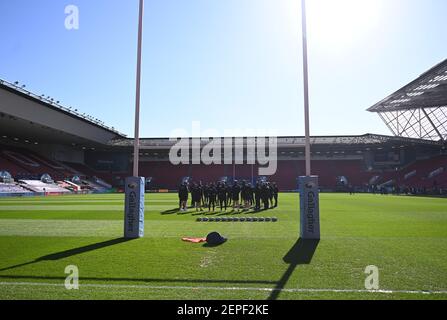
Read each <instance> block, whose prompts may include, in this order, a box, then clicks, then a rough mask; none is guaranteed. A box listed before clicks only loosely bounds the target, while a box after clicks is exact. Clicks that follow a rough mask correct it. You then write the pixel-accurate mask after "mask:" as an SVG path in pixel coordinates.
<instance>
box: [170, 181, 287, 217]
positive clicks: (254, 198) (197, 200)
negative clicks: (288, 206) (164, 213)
mask: <svg viewBox="0 0 447 320" xmlns="http://www.w3.org/2000/svg"><path fill="white" fill-rule="evenodd" d="M278 193H279V190H278V186H277V185H276V183H270V182H258V183H256V185H253V184H251V183H249V182H246V181H242V182H238V181H235V182H234V183H233V184H228V183H226V182H217V183H207V184H202V182H199V183H195V182H193V183H190V184H189V183H186V182H185V183H182V184H181V185H180V186H179V189H178V194H179V200H180V211H182V212H185V211H187V210H188V205H187V203H188V200H189V195H191V207H192V208H195V209H196V211H199V210H200V211H203V210H204V208H205V209H206V208H207V209H208V211H209V212H211V211H213V212H214V211H215V209H216V207H217V208H220V211H224V210H225V211H227V209H228V208H232V210H233V211H236V210H237V211H240V210H250V209H254V210H255V211H260V210H262V209H263V210H268V209H270V208H276V207H277V206H278Z"/></svg>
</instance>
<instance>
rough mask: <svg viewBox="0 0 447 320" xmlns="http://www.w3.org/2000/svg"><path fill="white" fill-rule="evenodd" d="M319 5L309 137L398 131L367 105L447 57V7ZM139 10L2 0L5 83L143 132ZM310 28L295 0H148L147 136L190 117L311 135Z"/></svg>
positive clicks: (408, 1)
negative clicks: (305, 69)
mask: <svg viewBox="0 0 447 320" xmlns="http://www.w3.org/2000/svg"><path fill="white" fill-rule="evenodd" d="M308 2H309V3H308V7H309V8H308V11H309V12H308V15H309V16H308V19H309V59H310V60H309V62H310V66H309V67H310V95H311V96H310V98H311V109H312V111H311V122H312V130H311V131H312V134H313V135H343V134H364V133H367V132H370V133H382V134H388V133H389V132H388V130H387V128H386V127H385V125H384V124H383V123H382V122H381V121H380V119H379V118H378V117H377V116H376V115H374V114H369V113H368V112H366V111H365V110H366V109H367V108H368V107H370V106H371V105H373V104H374V103H376V102H378V101H379V100H381V99H382V98H384V97H385V96H387V95H388V94H390V93H392V92H394V91H395V90H397V89H399V88H400V87H402V86H403V85H405V84H406V83H408V82H409V81H411V80H413V79H414V78H416V77H417V76H419V75H420V74H421V73H422V72H424V71H426V70H427V69H429V68H431V67H432V66H433V65H435V64H437V63H439V62H441V61H442V60H444V59H445V58H446V57H447V19H445V13H446V12H447V1H445V0H310V1H309V0H308ZM71 4H73V5H76V6H78V7H79V10H80V21H79V22H80V29H79V30H71V31H69V30H66V29H65V24H64V22H65V18H66V14H65V12H64V10H65V7H66V6H67V5H71ZM137 14H138V1H137V0H126V1H124V0H121V1H118V0H95V1H92V0H57V1H55V0H39V1H34V0H14V1H12V0H9V1H7V0H5V1H1V2H0V41H1V50H0V77H1V78H2V79H5V80H9V81H11V82H14V81H20V83H24V84H26V85H27V88H28V89H30V90H31V91H33V92H35V93H37V94H46V95H49V96H51V97H54V98H55V99H57V100H60V101H61V102H62V103H63V104H64V105H67V106H72V107H74V108H77V109H79V110H80V111H82V112H86V113H88V114H90V115H92V116H94V117H96V118H100V119H101V120H103V121H105V122H106V123H107V124H108V125H110V126H114V127H115V128H117V129H118V130H119V131H121V132H123V133H125V134H128V135H129V136H132V135H133V112H134V111H133V110H134V101H135V89H134V87H135V63H136V31H137ZM300 32H301V28H300V6H299V1H298V0H146V11H145V33H144V49H143V50H144V51H143V79H142V81H143V82H142V90H143V93H142V108H143V110H142V119H141V135H142V136H144V137H157V136H169V135H170V133H171V132H172V131H173V130H174V129H176V128H184V129H186V130H189V131H190V130H191V122H192V121H200V122H201V124H202V128H204V129H206V128H213V129H217V130H218V131H219V132H222V134H223V130H224V129H232V128H247V127H249V128H253V129H270V130H275V131H276V132H277V133H278V135H303V134H304V128H303V125H302V123H303V111H302V109H303V99H302V75H301V72H302V60H301V50H302V49H301V39H300Z"/></svg>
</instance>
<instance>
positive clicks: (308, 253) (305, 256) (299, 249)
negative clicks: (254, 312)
mask: <svg viewBox="0 0 447 320" xmlns="http://www.w3.org/2000/svg"><path fill="white" fill-rule="evenodd" d="M319 244H320V240H310V239H302V238H300V239H299V240H298V241H297V242H296V243H295V245H294V246H293V247H292V248H291V249H290V250H289V252H288V253H287V254H286V255H285V257H284V258H283V260H284V262H285V263H288V264H289V267H288V268H287V270H286V272H285V273H284V274H283V276H282V277H281V279H280V280H279V281H278V282H277V284H276V286H275V288H274V289H273V291H272V293H271V294H270V297H269V298H268V299H269V300H277V299H278V297H279V294H280V293H281V291H282V290H283V289H284V288H285V286H286V284H287V282H288V281H289V279H290V277H291V276H292V274H293V272H294V271H295V269H296V268H297V267H298V266H299V265H306V264H310V263H311V262H312V259H313V256H314V254H315V252H316V251H317V248H318V245H319Z"/></svg>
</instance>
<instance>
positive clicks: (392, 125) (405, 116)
mask: <svg viewBox="0 0 447 320" xmlns="http://www.w3.org/2000/svg"><path fill="white" fill-rule="evenodd" d="M368 111H370V112H376V113H378V114H379V116H380V117H381V118H382V120H383V121H384V122H385V124H386V125H387V126H388V128H389V129H390V130H391V131H392V132H393V134H394V135H396V136H402V137H409V138H419V139H427V140H438V141H446V140H447V60H444V61H443V62H441V63H440V64H438V65H436V66H435V67H433V68H432V69H430V70H429V71H427V72H425V73H424V74H423V75H421V76H420V77H419V78H417V79H416V80H414V81H413V82H411V83H409V84H408V85H406V86H405V87H403V88H402V89H400V90H398V91H396V92H395V93H393V94H392V95H390V96H388V97H387V98H385V99H383V100H382V101H380V102H378V103H377V104H375V105H374V106H372V107H371V108H369V109H368Z"/></svg>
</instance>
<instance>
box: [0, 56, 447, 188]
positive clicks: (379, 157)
mask: <svg viewBox="0 0 447 320" xmlns="http://www.w3.org/2000/svg"><path fill="white" fill-rule="evenodd" d="M368 111H370V112H375V113H377V114H378V115H379V116H380V118H381V119H382V120H383V121H384V122H385V124H386V125H387V126H388V127H389V128H390V130H391V132H392V135H390V136H384V135H376V134H365V135H360V136H321V137H313V138H312V161H313V164H312V165H313V171H314V173H315V174H317V175H319V176H320V183H321V187H322V189H323V190H328V191H329V190H330V191H337V190H346V189H347V188H356V189H358V190H361V191H373V190H378V189H379V190H380V189H383V188H384V187H390V188H396V187H399V188H400V189H401V190H407V191H408V190H410V191H411V192H427V193H428V192H432V193H442V192H445V189H446V188H447V151H446V140H447V60H446V61H444V62H442V63H440V64H439V65H437V66H435V67H434V68H432V69H431V70H429V71H428V72H426V73H424V74H423V75H422V76H421V77H419V78H418V79H416V80H415V81H413V82H412V83H410V84H408V85H407V86H405V87H403V88H402V89H400V90H398V91H397V92H396V93H394V94H392V95H391V96H389V97H387V98H385V99H384V100H383V101H381V102H379V103H378V104H376V105H374V106H373V107H371V108H370V109H368ZM236 141H239V139H235V140H234V143H235V146H236V143H237V142H236ZM241 141H242V142H239V143H242V144H243V145H242V147H243V149H244V150H245V151H244V154H245V155H244V156H245V157H246V156H247V155H246V151H247V149H246V144H247V138H245V139H242V140H241ZM175 143H176V141H172V140H170V139H169V138H148V139H141V147H142V148H141V151H140V170H141V175H142V176H145V177H147V178H149V179H148V182H149V181H150V183H148V188H150V189H152V190H172V189H175V188H176V186H177V185H178V183H179V182H180V181H181V180H182V179H183V178H184V177H191V178H192V179H194V180H197V181H199V180H200V181H203V182H207V181H216V180H219V179H221V178H222V177H228V178H230V179H239V180H241V179H244V180H250V181H251V180H256V179H257V178H258V176H257V173H258V167H259V165H249V164H243V165H227V164H213V165H210V166H207V165H203V164H198V165H196V164H187V165H172V164H171V163H170V161H169V151H170V150H171V148H172V146H173V145H174V144H175ZM132 146H133V139H131V138H127V137H126V136H125V135H123V134H122V133H120V132H118V131H117V130H115V129H114V128H112V127H108V126H106V125H105V124H104V123H103V122H101V121H100V120H99V119H94V118H92V117H90V116H88V115H85V114H81V113H80V112H79V111H78V110H76V109H73V108H66V107H64V106H62V105H60V104H59V102H58V101H54V99H51V98H50V97H46V96H44V95H41V96H39V95H35V94H33V93H31V92H29V91H27V90H26V89H25V88H24V87H21V86H20V84H19V83H9V82H7V81H3V80H2V81H0V148H1V151H0V194H3V195H17V194H22V195H27V194H36V193H54V194H59V193H66V192H106V191H110V190H114V189H118V190H119V189H120V188H122V186H123V181H124V178H125V177H126V176H129V175H131V171H132V158H133V147H132ZM235 151H236V150H235ZM233 154H234V153H233ZM277 158H278V169H277V172H276V173H275V174H274V175H273V176H271V177H268V178H269V179H270V180H272V181H276V182H277V183H278V185H279V187H280V189H281V190H283V191H286V190H295V189H296V187H297V182H296V179H297V177H298V176H300V175H303V174H304V172H305V164H304V137H279V138H278V149H277ZM373 186H374V187H373Z"/></svg>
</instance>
